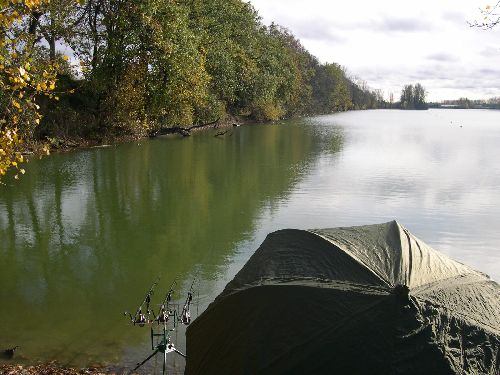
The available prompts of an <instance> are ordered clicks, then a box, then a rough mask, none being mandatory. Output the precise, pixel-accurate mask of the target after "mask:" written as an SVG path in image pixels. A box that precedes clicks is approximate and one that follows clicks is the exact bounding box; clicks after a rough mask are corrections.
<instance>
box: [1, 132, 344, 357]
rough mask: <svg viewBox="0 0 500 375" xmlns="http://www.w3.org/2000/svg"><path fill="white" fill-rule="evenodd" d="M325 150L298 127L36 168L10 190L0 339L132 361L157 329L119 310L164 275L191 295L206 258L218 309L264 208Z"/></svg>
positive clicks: (165, 143) (53, 161) (207, 290)
mask: <svg viewBox="0 0 500 375" xmlns="http://www.w3.org/2000/svg"><path fill="white" fill-rule="evenodd" d="M330 141H331V142H333V143H334V144H336V145H337V149H338V148H339V147H340V143H341V139H340V138H339V137H338V136H335V137H334V139H331V140H330ZM320 153H321V142H320V140H319V137H318V135H317V134H316V133H315V132H314V131H312V129H310V128H306V127H303V126H299V125H297V124H293V123H291V124H289V125H286V126H280V127H278V126H255V127H252V128H241V129H235V130H234V131H233V132H232V133H231V135H230V136H226V138H224V139H218V138H214V137H213V135H211V134H200V135H197V136H194V137H191V138H190V139H167V140H166V139H158V140H154V141H146V142H141V144H126V145H120V146H117V147H113V148H108V149H94V150H87V151H82V152H78V153H72V154H67V155H53V156H51V157H49V158H46V159H43V160H41V161H37V162H32V163H31V164H30V165H29V167H30V168H29V171H28V172H29V173H27V175H26V178H24V179H23V180H22V181H21V182H20V183H18V184H15V185H14V184H13V185H11V186H7V187H2V188H1V189H2V190H1V195H0V212H1V214H0V238H2V241H1V243H0V285H2V288H1V290H0V301H1V303H2V308H1V309H0V321H1V322H2V323H1V325H0V337H1V342H4V343H5V345H6V346H7V345H8V344H9V343H13V344H16V345H21V346H22V348H23V350H22V356H23V357H20V359H24V360H26V361H28V362H33V361H36V360H51V359H57V360H58V361H60V362H63V363H66V364H72V365H88V364H89V363H92V362H100V363H115V364H116V363H118V364H121V365H125V366H127V365H132V364H134V363H135V362H136V361H137V360H139V359H140V358H141V357H142V356H143V355H145V354H147V350H148V346H147V344H145V342H146V343H147V338H148V333H147V332H146V331H145V330H137V329H136V330H134V329H131V328H130V327H128V326H127V321H126V320H125V319H123V318H122V317H121V316H120V315H121V313H122V311H124V310H127V309H133V308H135V307H136V306H135V305H136V304H138V303H139V302H140V301H139V300H140V299H141V298H142V297H143V293H145V289H146V288H147V286H148V285H149V284H150V283H151V281H152V280H153V279H154V278H155V277H156V276H157V275H159V274H162V275H163V279H162V281H163V284H164V285H163V288H167V286H168V285H169V284H170V282H171V281H172V279H173V278H174V277H175V276H176V275H181V279H180V280H179V284H180V285H181V286H183V287H184V288H183V289H187V288H188V287H187V286H186V285H187V284H188V283H190V281H191V280H190V278H191V277H192V276H193V272H194V269H197V268H198V267H197V266H198V265H201V266H202V268H201V280H202V281H201V283H200V288H199V289H200V291H199V292H200V294H201V298H200V299H201V300H202V304H201V305H202V306H204V305H206V304H207V303H209V301H211V300H212V299H213V297H214V296H215V294H216V291H218V289H217V288H219V287H220V286H219V285H218V284H217V282H218V280H220V275H221V274H225V273H226V269H227V267H228V262H229V261H230V259H231V257H232V255H233V254H234V251H235V249H236V248H237V246H238V244H240V243H243V242H244V241H245V240H247V239H248V238H251V236H252V233H253V230H254V226H255V220H256V219H257V218H258V217H259V216H260V210H261V209H263V208H264V207H266V206H268V205H270V204H273V203H272V202H276V201H280V200H283V199H285V198H286V197H287V196H288V194H289V191H290V189H291V188H292V187H293V186H294V185H295V184H297V183H298V182H299V181H300V179H301V178H302V177H303V176H304V174H305V173H307V171H308V169H309V166H310V165H311V164H312V162H313V160H314V159H315V158H316V157H317V156H318V155H319V154H320ZM159 289H160V291H159V293H162V292H163V291H162V290H161V288H159ZM181 289H182V288H181ZM178 298H184V296H183V295H181V294H179V295H178ZM179 335H180V337H177V338H178V340H179V341H178V342H177V344H178V346H179V347H180V348H182V345H183V337H182V332H180V333H179ZM123 353H125V354H123ZM171 366H172V367H182V366H183V360H182V359H175V360H173V361H172V363H171Z"/></svg>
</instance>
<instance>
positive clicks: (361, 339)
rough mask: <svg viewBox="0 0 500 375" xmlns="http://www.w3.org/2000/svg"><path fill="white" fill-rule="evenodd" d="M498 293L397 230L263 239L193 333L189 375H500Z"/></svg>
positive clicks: (383, 227)
mask: <svg viewBox="0 0 500 375" xmlns="http://www.w3.org/2000/svg"><path fill="white" fill-rule="evenodd" d="M499 348H500V287H499V285H498V284H497V283H496V282H494V281H492V280H490V279H489V278H488V277H487V276H486V275H484V274H482V273H480V272H477V271H474V270H473V269H471V268H470V267H468V266H466V265H463V264H461V263H458V262H456V261H453V260H451V259H449V258H448V257H446V256H444V255H443V254H440V253H439V252H437V251H435V250H433V249H431V248H430V247H429V246H427V245H426V244H425V243H423V242H422V241H420V240H419V239H417V238H416V237H414V236H413V235H412V234H410V233H409V232H408V230H406V229H405V228H404V227H403V226H402V225H400V224H399V223H397V222H395V221H394V222H390V223H385V224H380V225H368V226H361V227H350V228H335V229H321V230H311V231H304V230H281V231H278V232H274V233H272V234H270V235H268V237H267V238H266V240H265V241H264V242H263V243H262V245H261V246H260V248H259V249H258V250H257V251H256V252H255V254H254V255H253V256H252V257H251V258H250V260H249V261H248V262H247V264H246V265H245V266H244V267H243V269H242V270H241V271H240V272H239V273H238V274H237V275H236V276H235V278H234V280H233V281H231V282H230V283H229V284H228V285H227V286H226V288H225V290H224V291H223V292H222V293H221V294H220V295H219V296H218V297H217V298H216V300H215V301H214V302H213V303H212V304H211V305H210V306H209V307H208V309H207V310H206V311H205V312H204V313H203V314H202V315H201V316H200V317H199V318H198V319H196V320H195V321H194V322H193V323H192V325H191V326H190V327H189V328H188V331H187V356H188V359H187V364H186V374H491V375H498V374H499V366H500V354H499Z"/></svg>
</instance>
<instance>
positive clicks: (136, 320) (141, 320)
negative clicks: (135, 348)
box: [123, 276, 161, 327]
mask: <svg viewBox="0 0 500 375" xmlns="http://www.w3.org/2000/svg"><path fill="white" fill-rule="evenodd" d="M160 278H161V277H160V276H158V277H157V278H156V281H155V282H154V283H153V284H152V285H151V288H149V291H148V292H147V293H146V296H145V297H144V300H143V301H142V303H141V304H140V305H139V307H138V308H137V311H136V312H135V315H134V316H132V314H130V313H128V312H124V313H123V314H124V315H125V316H127V315H129V317H130V321H131V322H132V324H133V325H136V324H138V325H139V326H140V327H143V326H144V325H145V324H146V323H148V322H149V319H147V318H146V316H145V315H144V313H143V312H142V308H143V307H144V304H146V314H147V315H148V318H149V315H150V314H151V310H150V308H149V305H150V303H151V296H152V295H153V292H154V289H155V288H156V285H158V282H159V281H160Z"/></svg>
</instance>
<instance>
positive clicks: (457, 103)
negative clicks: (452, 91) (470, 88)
mask: <svg viewBox="0 0 500 375" xmlns="http://www.w3.org/2000/svg"><path fill="white" fill-rule="evenodd" d="M429 107H430V108H456V109H500V98H491V99H486V100H484V99H479V100H471V99H467V98H460V99H458V100H443V101H442V102H440V103H429Z"/></svg>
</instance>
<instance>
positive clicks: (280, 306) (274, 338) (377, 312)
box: [186, 285, 454, 374]
mask: <svg viewBox="0 0 500 375" xmlns="http://www.w3.org/2000/svg"><path fill="white" fill-rule="evenodd" d="M417 311H418V310H417V309H415V308H413V309H411V308H408V309H401V306H400V303H399V301H398V299H397V298H396V297H395V296H394V295H390V294H386V295H376V296H369V295H368V296H367V295H364V294H363V295H362V294H359V293H354V292H345V291H339V290H335V289H330V288H310V287H303V286H289V285H281V286H261V287H257V288H249V289H246V290H243V291H241V292H240V293H235V294H232V295H229V296H227V297H226V298H225V299H224V300H222V301H221V302H220V303H218V304H214V305H211V306H210V308H209V310H208V311H207V314H203V315H202V316H200V317H199V318H198V319H197V320H196V321H195V322H193V324H192V325H191V326H190V327H189V329H188V332H187V340H188V342H187V343H188V352H187V355H188V361H187V364H186V374H220V373H230V374H307V373H311V374H312V373H314V374H323V373H339V374H343V373H345V374H423V373H436V374H437V373H439V374H452V373H454V372H453V371H452V368H451V365H450V363H449V362H448V361H446V360H444V359H443V356H442V355H441V350H440V348H439V347H438V346H437V345H434V344H431V345H429V344H428V343H429V342H430V341H431V338H432V329H421V328H422V327H421V325H420V321H419V320H418V319H416V313H417ZM221 324H222V325H223V326H224V329H222V330H221V329H220V327H221ZM408 332H412V334H411V335H408Z"/></svg>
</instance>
